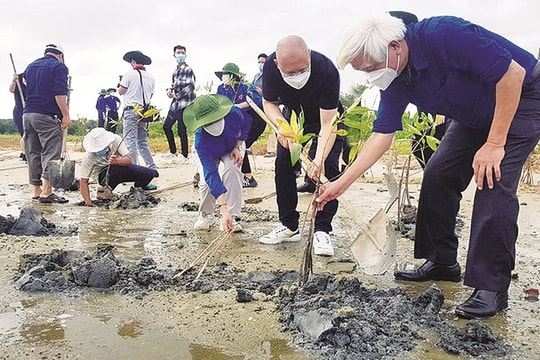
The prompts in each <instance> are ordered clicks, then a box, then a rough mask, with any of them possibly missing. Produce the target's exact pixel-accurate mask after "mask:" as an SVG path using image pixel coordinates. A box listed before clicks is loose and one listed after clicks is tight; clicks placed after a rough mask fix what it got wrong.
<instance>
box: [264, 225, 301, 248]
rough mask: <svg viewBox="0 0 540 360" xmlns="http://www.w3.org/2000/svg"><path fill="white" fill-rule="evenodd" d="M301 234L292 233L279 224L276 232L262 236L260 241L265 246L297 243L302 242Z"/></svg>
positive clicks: (297, 232)
mask: <svg viewBox="0 0 540 360" xmlns="http://www.w3.org/2000/svg"><path fill="white" fill-rule="evenodd" d="M300 238H301V236H300V232H299V231H298V230H296V231H292V230H290V229H289V228H288V227H286V226H284V225H283V224H279V225H278V226H277V227H276V228H275V229H274V230H272V231H270V232H269V233H268V234H266V235H264V236H261V237H260V238H259V241H260V242H262V243H263V244H269V245H275V244H280V243H282V242H297V241H300Z"/></svg>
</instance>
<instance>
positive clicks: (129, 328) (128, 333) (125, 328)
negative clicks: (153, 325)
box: [117, 320, 143, 338]
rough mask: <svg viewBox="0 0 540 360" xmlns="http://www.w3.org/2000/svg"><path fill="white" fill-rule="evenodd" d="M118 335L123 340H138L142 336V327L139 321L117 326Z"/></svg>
mask: <svg viewBox="0 0 540 360" xmlns="http://www.w3.org/2000/svg"><path fill="white" fill-rule="evenodd" d="M117 333H118V335H120V336H121V337H123V338H127V337H129V338H138V337H139V336H141V335H142V334H143V331H142V325H141V323H140V322H139V321H136V320H135V321H132V322H129V323H127V324H122V325H120V326H118V331H117Z"/></svg>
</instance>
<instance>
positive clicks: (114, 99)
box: [103, 95, 120, 111]
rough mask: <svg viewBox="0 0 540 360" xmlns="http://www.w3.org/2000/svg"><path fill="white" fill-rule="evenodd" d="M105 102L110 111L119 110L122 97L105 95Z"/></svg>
mask: <svg viewBox="0 0 540 360" xmlns="http://www.w3.org/2000/svg"><path fill="white" fill-rule="evenodd" d="M103 102H104V103H105V110H107V108H108V110H109V111H118V108H119V107H120V99H119V98H118V96H114V95H108V96H105V98H104V99H103Z"/></svg>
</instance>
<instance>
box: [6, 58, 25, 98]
mask: <svg viewBox="0 0 540 360" xmlns="http://www.w3.org/2000/svg"><path fill="white" fill-rule="evenodd" d="M9 58H10V59H11V65H12V66H13V72H14V73H15V74H17V70H16V69H15V61H13V55H11V53H9ZM16 84H17V90H18V91H19V95H20V96H21V103H22V106H23V108H24V107H25V106H26V101H25V100H24V95H23V91H22V87H21V82H20V80H19V78H18V77H17V81H16Z"/></svg>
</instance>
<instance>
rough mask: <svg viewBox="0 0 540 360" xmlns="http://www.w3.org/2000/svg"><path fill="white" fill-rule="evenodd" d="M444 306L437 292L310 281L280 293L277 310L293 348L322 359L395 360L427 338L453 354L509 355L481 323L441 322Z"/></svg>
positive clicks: (318, 279)
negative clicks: (411, 293)
mask: <svg viewBox="0 0 540 360" xmlns="http://www.w3.org/2000/svg"><path fill="white" fill-rule="evenodd" d="M443 301H444V298H443V294H442V292H441V290H440V289H438V288H437V287H435V286H432V287H431V288H430V289H428V290H427V291H426V293H424V294H422V295H420V296H418V297H417V298H413V299H411V298H409V297H408V296H407V295H406V294H405V292H404V291H403V290H402V289H399V288H393V289H389V290H370V289H367V288H365V287H363V286H362V284H361V283H360V282H359V280H358V279H355V278H351V279H345V278H342V279H336V278H335V277H334V276H313V277H312V279H310V280H309V282H308V283H307V284H306V286H305V287H304V288H291V289H285V288H282V289H281V292H280V302H279V305H278V307H279V309H280V311H281V317H280V321H281V322H282V323H283V330H286V331H291V332H292V333H293V334H294V338H293V342H294V343H295V344H297V345H298V346H300V347H302V348H304V349H307V350H308V351H309V352H311V353H313V354H315V355H317V356H319V357H320V358H323V359H351V360H352V359H387V358H393V357H396V356H397V355H398V354H401V353H402V352H407V351H410V350H412V349H413V348H414V346H415V343H418V342H420V341H424V340H425V339H426V335H427V334H431V336H432V334H435V335H436V336H438V338H439V339H440V340H439V342H438V343H437V345H438V346H439V347H441V348H442V349H443V350H445V351H446V352H448V353H452V354H462V355H472V356H477V355H479V354H482V355H485V356H491V357H494V356H506V355H508V354H509V353H510V351H511V349H510V348H509V347H508V346H506V345H505V344H504V343H502V341H501V340H500V339H498V338H496V337H495V336H494V335H493V333H492V332H491V330H490V329H489V328H488V327H487V326H485V325H484V324H482V323H480V322H475V323H468V324H467V326H466V327H465V329H461V328H459V327H457V326H454V325H452V324H450V323H447V322H445V321H443V320H442V319H441V318H440V317H439V316H438V313H439V311H440V309H441V306H442V303H443ZM431 336H430V337H431Z"/></svg>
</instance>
